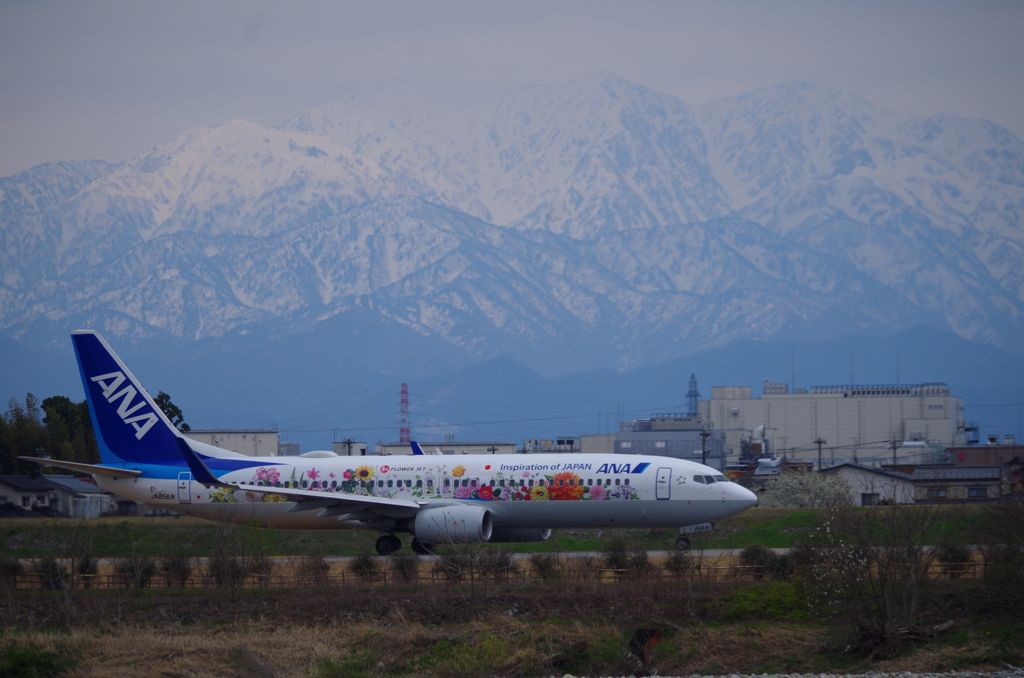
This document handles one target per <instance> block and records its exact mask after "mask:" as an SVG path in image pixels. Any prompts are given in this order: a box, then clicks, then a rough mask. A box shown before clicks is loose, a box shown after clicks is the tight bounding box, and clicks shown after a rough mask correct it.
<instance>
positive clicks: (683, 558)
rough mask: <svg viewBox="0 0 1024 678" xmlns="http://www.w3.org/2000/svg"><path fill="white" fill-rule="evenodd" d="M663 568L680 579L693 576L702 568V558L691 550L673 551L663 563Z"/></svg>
mask: <svg viewBox="0 0 1024 678" xmlns="http://www.w3.org/2000/svg"><path fill="white" fill-rule="evenodd" d="M662 569H664V570H665V572H667V573H668V574H669V575H671V576H673V577H676V578H679V579H682V578H684V577H691V576H693V575H694V574H696V573H697V571H698V570H699V569H700V559H699V557H698V556H695V555H694V554H692V553H690V552H689V551H672V552H671V553H669V555H668V558H666V559H665V562H664V563H662Z"/></svg>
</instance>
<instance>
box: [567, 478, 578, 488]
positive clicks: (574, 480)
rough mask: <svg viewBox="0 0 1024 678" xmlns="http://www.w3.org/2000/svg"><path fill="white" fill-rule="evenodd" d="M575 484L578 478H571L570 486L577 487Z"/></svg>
mask: <svg viewBox="0 0 1024 678" xmlns="http://www.w3.org/2000/svg"><path fill="white" fill-rule="evenodd" d="M575 485H576V479H575V478H569V487H575Z"/></svg>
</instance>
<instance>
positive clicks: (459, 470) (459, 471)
mask: <svg viewBox="0 0 1024 678" xmlns="http://www.w3.org/2000/svg"><path fill="white" fill-rule="evenodd" d="M465 473H466V467H465V466H461V465H460V466H456V467H455V468H453V469H452V475H453V476H455V477H456V478H461V477H462V476H463V475H464V474H465Z"/></svg>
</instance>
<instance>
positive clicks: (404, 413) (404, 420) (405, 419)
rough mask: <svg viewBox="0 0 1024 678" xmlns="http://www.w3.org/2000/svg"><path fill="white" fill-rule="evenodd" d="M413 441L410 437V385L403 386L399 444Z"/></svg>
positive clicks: (399, 415) (399, 417) (399, 418)
mask: <svg viewBox="0 0 1024 678" xmlns="http://www.w3.org/2000/svg"><path fill="white" fill-rule="evenodd" d="M410 440H412V437H411V436H410V435H409V384H402V409H401V410H399V413H398V442H400V443H407V442H409V441H410Z"/></svg>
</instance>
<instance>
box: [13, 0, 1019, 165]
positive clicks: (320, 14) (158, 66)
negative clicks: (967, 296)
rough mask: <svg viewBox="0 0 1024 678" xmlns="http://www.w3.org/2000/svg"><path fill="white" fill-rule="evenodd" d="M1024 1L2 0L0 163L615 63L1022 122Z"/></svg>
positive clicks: (659, 85)
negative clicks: (390, 93) (387, 93)
mask: <svg viewBox="0 0 1024 678" xmlns="http://www.w3.org/2000/svg"><path fill="white" fill-rule="evenodd" d="M1022 36H1024V2H979V1H972V2H957V3H945V2H891V1H890V2H771V3H768V2H761V3H753V2H638V1H635V0H634V1H631V2H595V1H587V2H557V1H551V0H544V1H540V2H532V1H524V0H516V1H514V2H416V3H412V2H340V1H336V0H323V1H317V0H309V1H289V2H258V1H257V2H254V1H250V0H246V1H244V2H243V1H235V0H231V1H225V2H217V1H216V0H202V1H191V0H175V1H174V2H163V1H161V2H140V1H138V0H130V1H117V0H110V1H107V0H102V1H97V2H89V1H86V0H70V1H63V0H0V176H6V175H9V174H13V173H16V172H19V171H21V170H24V169H28V168H29V167H31V166H33V165H36V164H39V163H42V162H48V161H51V160H77V159H88V158H99V159H103V160H109V161H121V160H126V159H128V158H130V157H132V156H134V155H137V154H138V153H141V152H142V151H144V150H146V149H147V148H149V147H151V146H154V145H156V144H160V143H164V142H166V141H169V140H171V139H173V138H174V137H175V136H177V135H178V134H180V133H181V132H183V131H184V130H186V129H187V128H189V127H192V126H196V125H203V126H213V125H220V124H223V123H225V122H227V121H229V120H231V119H234V118H243V119H246V120H250V121H253V122H257V123H261V124H268V125H269V124H276V123H279V122H281V121H282V120H284V119H286V118H288V117H290V116H292V115H294V114H296V113H298V112H299V111H302V110H303V109H305V108H307V107H308V106H310V105H312V104H314V103H317V102H318V101H321V100H323V99H325V98H326V97H328V95H329V94H330V93H331V92H332V91H333V90H335V89H336V88H337V87H339V86H340V85H342V84H345V83H351V82H366V81H375V80H380V79H389V78H404V79H411V80H416V81H419V82H422V83H423V84H425V85H428V86H433V87H437V88H439V89H441V90H442V91H445V92H449V93H451V94H454V95H473V94H484V93H490V92H494V91H500V90H504V89H507V88H510V87H515V86H518V85H522V84H528V83H534V82H557V81H562V80H569V79H572V78H576V77H581V76H584V75H588V74H590V73H594V72H597V71H603V72H608V73H613V74H615V75H619V76H621V77H623V78H626V79H627V80H631V81H633V82H637V83H639V84H642V85H646V86H648V87H652V88H655V89H658V90H661V91H664V92H668V93H670V94H674V95H676V96H678V97H679V98H681V99H683V100H684V101H687V102H689V103H693V104H700V103H703V102H705V101H708V100H710V99H714V98H718V97H726V96H732V95H736V94H741V93H743V92H747V91H750V90H752V89H755V88H757V87H760V86H764V85H772V84H776V83H780V82H787V81H791V80H807V81H810V82H814V83H817V84H820V85H828V86H831V87H835V88H837V89H840V90H843V91H846V92H850V93H856V94H861V95H863V96H865V97H866V98H867V99H868V100H869V101H871V102H872V103H875V104H876V105H880V106H885V107H888V108H892V109H896V110H899V111H903V112H906V113H916V114H923V115H928V114H932V113H951V114H957V115H963V116H968V117H980V118H986V119H988V120H991V121H993V122H995V123H997V124H1000V125H1003V126H1005V127H1007V128H1008V129H1009V130H1010V131H1011V132H1013V133H1014V134H1016V135H1017V136H1018V137H1020V138H1024V37H1022Z"/></svg>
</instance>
